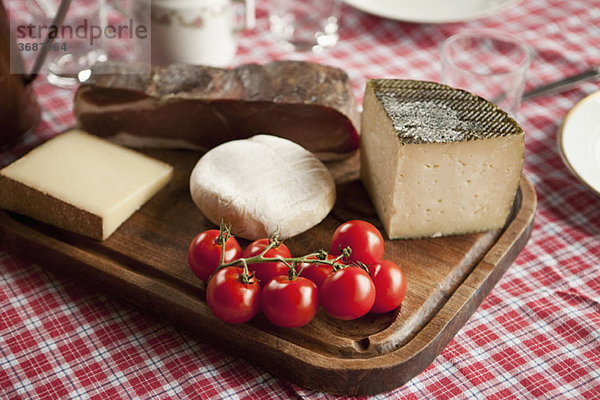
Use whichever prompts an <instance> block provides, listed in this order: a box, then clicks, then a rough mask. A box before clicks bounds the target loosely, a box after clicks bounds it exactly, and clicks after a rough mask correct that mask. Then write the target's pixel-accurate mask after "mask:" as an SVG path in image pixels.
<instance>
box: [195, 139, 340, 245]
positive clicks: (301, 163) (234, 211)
mask: <svg viewBox="0 0 600 400" xmlns="http://www.w3.org/2000/svg"><path fill="white" fill-rule="evenodd" d="M190 194H191V196H192V199H193V201H194V203H195V204H196V206H198V208H199V209H200V211H202V213H203V214H204V215H205V216H206V217H207V218H208V219H209V220H210V221H212V222H213V223H215V224H220V223H221V222H222V221H223V222H226V223H229V224H231V232H232V233H233V234H234V235H237V236H240V237H243V238H246V239H250V240H255V239H259V238H264V237H268V236H269V235H271V234H273V233H275V232H278V233H279V238H280V239H286V238H289V237H292V236H295V235H297V234H299V233H302V232H304V231H306V230H308V229H310V228H312V227H313V226H315V225H316V224H318V223H319V222H321V221H322V220H323V219H324V218H325V217H326V216H327V214H328V213H329V211H331V209H332V208H333V205H334V203H335V182H334V180H333V177H332V176H331V174H330V173H329V171H328V170H327V167H325V165H323V163H322V162H321V161H319V160H318V159H317V158H316V157H315V156H314V155H313V154H312V153H310V152H309V151H307V150H306V149H304V148H303V147H301V146H300V145H298V144H296V143H294V142H291V141H289V140H287V139H283V138H279V137H275V136H270V135H257V136H253V137H251V138H249V139H244V140H234V141H230V142H227V143H224V144H222V145H220V146H217V147H215V148H214V149H212V150H210V151H209V152H208V153H206V154H205V155H204V156H203V157H202V158H201V159H200V160H199V161H198V163H197V164H196V166H195V167H194V169H193V171H192V174H191V176H190Z"/></svg>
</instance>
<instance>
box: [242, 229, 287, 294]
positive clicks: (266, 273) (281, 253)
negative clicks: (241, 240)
mask: <svg viewBox="0 0 600 400" xmlns="http://www.w3.org/2000/svg"><path fill="white" fill-rule="evenodd" d="M268 245H269V239H258V240H255V241H254V242H252V243H250V245H248V247H246V250H244V258H249V257H254V256H257V255H259V254H260V253H261V252H262V251H263V250H264V249H265V247H267V246H268ZM264 257H265V258H290V257H292V254H291V253H290V250H289V249H288V248H287V246H286V245H285V244H283V243H280V244H279V245H278V246H276V247H272V248H270V249H269V250H268V251H267V252H266V253H265V255H264ZM248 269H249V270H250V271H251V272H254V273H255V275H256V278H257V279H258V281H259V282H260V284H261V286H262V285H264V284H265V283H267V282H268V281H269V280H271V278H273V277H275V276H278V275H285V276H287V274H288V271H289V268H288V266H287V265H285V264H284V263H282V262H268V263H256V264H248Z"/></svg>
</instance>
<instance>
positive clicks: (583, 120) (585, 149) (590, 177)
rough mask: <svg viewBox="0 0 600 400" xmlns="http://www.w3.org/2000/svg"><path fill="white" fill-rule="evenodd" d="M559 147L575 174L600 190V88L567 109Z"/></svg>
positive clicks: (599, 192)
mask: <svg viewBox="0 0 600 400" xmlns="http://www.w3.org/2000/svg"><path fill="white" fill-rule="evenodd" d="M558 148H559V150H560V153H561V155H562V158H563V161H564V162H565V164H566V165H567V167H569V169H571V171H572V172H573V174H574V175H575V176H577V177H578V178H579V180H580V181H582V182H583V183H585V184H586V185H587V186H588V187H589V188H590V189H592V190H593V191H595V192H596V193H598V194H600V92H596V93H594V94H591V95H589V96H587V97H586V98H584V99H583V100H581V101H580V102H578V103H577V104H575V106H574V107H573V108H572V109H571V111H569V112H568V113H567V115H566V116H565V119H564V120H563V124H562V127H561V129H560V132H559V134H558Z"/></svg>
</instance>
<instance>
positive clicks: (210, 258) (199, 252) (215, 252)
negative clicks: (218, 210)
mask: <svg viewBox="0 0 600 400" xmlns="http://www.w3.org/2000/svg"><path fill="white" fill-rule="evenodd" d="M219 234H220V232H219V230H218V229H209V230H207V231H204V232H201V233H200V234H198V235H197V236H196V237H195V238H194V239H193V240H192V242H191V243H190V247H189V248H188V262H189V264H190V268H191V269H192V271H193V272H194V274H196V276H197V277H198V278H200V279H202V280H203V281H204V282H208V278H209V277H210V274H212V273H213V272H214V271H215V270H216V269H217V267H218V266H219V264H220V262H221V244H220V243H219V242H218V241H217V238H218V237H219ZM241 256H242V248H241V247H240V245H239V244H238V242H237V240H235V238H234V237H233V236H229V238H228V239H227V241H226V242H225V262H230V261H233V260H236V259H238V258H240V257H241Z"/></svg>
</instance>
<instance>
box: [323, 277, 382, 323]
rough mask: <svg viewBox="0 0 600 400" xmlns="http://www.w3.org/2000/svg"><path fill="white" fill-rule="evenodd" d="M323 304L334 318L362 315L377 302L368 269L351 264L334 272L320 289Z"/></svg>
mask: <svg viewBox="0 0 600 400" xmlns="http://www.w3.org/2000/svg"><path fill="white" fill-rule="evenodd" d="M319 299H320V301H321V305H322V306H323V308H324V309H325V311H326V312H327V314H329V315H331V316H332V317H334V318H338V319H344V320H350V319H356V318H359V317H362V316H363V315H365V314H366V313H368V312H369V310H371V307H373V303H374V302H375V286H374V285H373V281H371V278H370V277H369V274H368V273H367V271H365V270H364V269H362V268H359V267H355V266H349V267H346V268H342V269H339V270H337V271H336V272H334V273H332V274H331V275H329V276H328V277H327V279H325V281H324V282H323V284H322V285H321V289H320V290H319Z"/></svg>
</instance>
